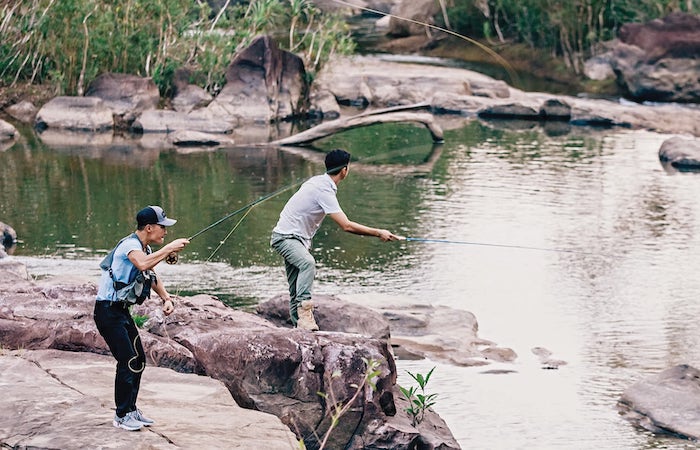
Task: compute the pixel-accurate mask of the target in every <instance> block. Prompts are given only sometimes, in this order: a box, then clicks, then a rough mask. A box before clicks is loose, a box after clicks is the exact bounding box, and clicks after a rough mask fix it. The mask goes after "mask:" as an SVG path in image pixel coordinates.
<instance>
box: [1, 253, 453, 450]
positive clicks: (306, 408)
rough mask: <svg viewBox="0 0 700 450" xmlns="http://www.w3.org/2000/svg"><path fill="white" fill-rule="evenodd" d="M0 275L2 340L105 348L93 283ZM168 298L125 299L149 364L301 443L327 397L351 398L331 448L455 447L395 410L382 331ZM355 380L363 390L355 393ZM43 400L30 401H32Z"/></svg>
mask: <svg viewBox="0 0 700 450" xmlns="http://www.w3.org/2000/svg"><path fill="white" fill-rule="evenodd" d="M0 277H2V279H3V280H5V281H6V282H5V283H2V284H0V297H2V298H3V304H2V307H1V308H0V347H1V348H5V349H18V348H22V349H26V350H34V349H48V348H52V349H60V350H70V351H79V352H91V353H99V354H105V355H107V354H108V349H107V347H106V344H105V343H104V340H103V339H102V338H101V336H100V335H99V333H97V330H96V328H95V325H94V323H93V319H92V309H93V305H94V297H95V293H96V287H95V285H94V284H93V283H92V282H86V281H85V280H82V281H78V280H71V279H67V278H65V277H63V278H61V279H43V280H40V281H34V280H30V279H26V278H24V277H22V276H21V273H19V272H18V271H17V270H14V269H13V270H8V271H5V270H3V265H2V264H0ZM176 303H177V307H176V310H175V312H174V313H173V314H172V315H170V316H168V317H163V316H162V313H161V312H160V304H159V302H157V301H147V302H146V303H144V304H143V305H139V306H135V307H133V313H136V314H139V315H147V316H148V317H149V318H150V320H149V321H148V328H147V329H144V330H142V331H141V338H142V341H143V343H144V347H145V349H146V359H147V362H148V364H149V365H157V366H159V367H164V368H171V369H173V370H175V371H179V372H184V373H198V374H203V375H207V376H209V377H211V378H214V379H216V380H220V381H221V382H223V383H224V385H225V386H226V387H227V388H228V391H229V392H230V394H231V396H232V397H233V398H234V400H235V401H236V403H237V404H238V405H240V406H242V407H244V408H248V409H256V410H259V411H263V412H269V413H272V414H274V415H276V416H278V417H279V418H280V420H281V421H282V423H284V424H285V425H287V426H289V427H290V429H291V430H292V431H293V432H294V433H295V434H296V435H297V436H298V437H301V438H303V439H304V440H305V442H306V443H307V447H309V448H311V447H314V446H316V445H317V444H318V441H317V439H318V437H319V436H323V435H324V434H325V433H326V432H327V431H328V430H329V426H330V418H329V414H330V411H331V410H332V405H333V404H343V405H344V404H347V403H348V402H351V401H353V402H355V403H353V407H352V408H351V409H350V410H349V411H348V412H347V413H346V414H345V415H343V416H342V418H341V419H340V421H339V422H338V424H337V427H336V428H335V429H334V431H333V432H332V440H333V445H332V447H333V448H347V449H360V448H367V446H371V447H374V448H409V447H407V446H405V447H404V446H403V443H406V442H423V443H424V445H426V446H428V448H443V449H446V450H447V449H451V448H459V446H458V444H457V443H456V441H455V440H454V438H453V437H452V435H451V433H450V432H449V430H448V429H447V427H446V425H445V424H444V421H442V419H440V418H439V416H437V414H435V413H434V412H433V411H429V414H428V415H429V416H432V417H430V419H429V420H428V421H426V422H425V425H419V426H418V427H412V426H410V422H409V418H408V416H407V415H406V414H403V413H401V414H400V413H398V411H399V407H398V406H397V400H396V399H397V396H398V392H397V388H396V367H395V364H394V359H393V354H392V352H391V349H390V347H389V344H388V342H387V341H386V340H381V339H372V338H367V337H365V336H361V335H358V334H349V333H332V332H319V333H311V332H308V331H304V330H298V329H294V330H289V329H284V328H280V327H277V326H275V325H274V324H273V323H272V322H270V321H267V320H265V319H263V318H261V317H259V316H257V315H254V314H249V313H245V312H242V311H236V310H232V309H230V308H228V307H226V306H225V305H223V304H222V303H221V302H220V301H218V300H217V299H215V298H213V297H210V296H206V295H200V296H194V297H186V298H181V299H177V302H176ZM368 360H372V361H377V362H378V364H379V365H378V368H377V373H376V376H375V377H374V378H373V380H372V381H373V384H374V386H376V389H369V388H368V386H367V385H366V383H364V382H363V376H364V374H365V371H366V370H367V368H366V361H368ZM109 378H110V380H111V379H113V378H112V377H109ZM144 386H146V385H144ZM358 386H359V387H360V388H361V389H363V390H364V391H363V392H361V393H360V395H359V396H358V397H355V394H356V392H357V389H358ZM318 392H323V393H324V394H326V395H325V396H319V395H318ZM43 401H44V399H43V397H40V398H39V399H36V398H35V399H34V400H33V402H34V403H35V404H36V407H37V408H38V409H41V407H42V403H43ZM47 401H50V400H47ZM398 405H400V403H399V404H398ZM425 427H430V428H425ZM62 432H63V433H65V434H70V432H69V430H66V429H63V430H62ZM263 448H264V447H263Z"/></svg>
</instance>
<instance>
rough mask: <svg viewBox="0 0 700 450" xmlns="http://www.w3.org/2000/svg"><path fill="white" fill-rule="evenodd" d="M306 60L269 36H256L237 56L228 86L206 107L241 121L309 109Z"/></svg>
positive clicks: (228, 74) (281, 117) (229, 71)
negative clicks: (280, 45)
mask: <svg viewBox="0 0 700 450" xmlns="http://www.w3.org/2000/svg"><path fill="white" fill-rule="evenodd" d="M305 74H306V71H305V69H304V63H303V61H302V60H301V58H299V57H298V56H296V55H294V54H293V53H290V52H287V51H282V50H280V49H279V47H278V46H277V43H276V42H275V41H274V40H273V39H272V38H271V37H270V36H261V37H258V38H257V39H255V40H254V41H253V42H252V43H251V44H250V45H249V46H248V47H247V48H245V49H244V50H242V51H240V52H239V53H237V54H236V55H235V56H234V59H233V61H232V62H231V64H230V65H229V67H228V69H227V71H226V85H225V86H224V87H223V89H222V90H221V92H219V94H218V95H217V96H216V98H215V99H214V100H213V101H212V102H211V103H210V104H209V106H207V109H208V110H209V111H210V112H211V113H212V114H213V115H214V116H215V117H221V118H224V119H225V120H228V121H237V122H239V123H241V122H242V123H263V124H265V123H269V122H270V121H272V120H284V119H286V118H291V117H293V116H295V115H297V114H301V113H304V112H306V111H307V110H308V105H307V103H306V102H307V98H306V92H307V90H308V86H307V81H306V75H305Z"/></svg>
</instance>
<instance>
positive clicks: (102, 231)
mask: <svg viewBox="0 0 700 450" xmlns="http://www.w3.org/2000/svg"><path fill="white" fill-rule="evenodd" d="M24 135H25V137H24V138H23V140H22V142H20V143H19V144H17V145H15V146H14V147H12V148H10V149H9V150H6V151H4V152H2V153H0V160H1V161H2V164H1V165H0V166H2V167H0V172H2V180H1V181H0V188H1V189H0V220H1V221H4V222H7V223H9V224H11V225H12V226H13V227H14V228H15V229H16V230H17V232H18V234H19V236H20V239H21V240H22V243H21V245H20V246H19V247H18V249H17V251H16V257H17V258H18V259H20V260H21V261H23V262H25V263H26V264H27V266H28V267H29V269H30V271H31V272H32V273H33V274H34V275H35V276H43V275H46V274H70V273H78V274H81V275H88V276H91V275H94V277H95V280H96V279H97V276H98V272H97V261H98V259H99V257H100V255H102V254H104V253H105V252H106V251H107V250H108V249H109V248H110V247H111V246H112V245H114V243H115V242H116V241H117V240H118V239H119V238H120V237H122V236H124V235H125V234H127V233H128V232H129V231H130V230H131V228H132V223H133V216H134V214H135V212H136V211H137V210H138V209H140V207H141V206H143V205H145V204H149V203H158V204H162V205H164V207H165V209H166V211H167V213H168V215H169V216H172V217H175V218H178V219H179V220H180V221H179V222H178V224H177V225H176V226H175V227H173V228H171V229H170V234H169V236H168V238H174V237H179V236H191V235H193V234H194V233H196V232H197V231H198V230H201V229H202V228H204V227H206V226H207V225H209V224H210V223H212V222H214V221H215V220H217V219H219V218H221V217H223V216H225V215H226V214H228V213H229V212H231V211H234V210H236V209H238V208H240V207H241V206H244V205H246V204H248V203H249V202H251V201H254V200H256V199H258V198H260V197H261V196H263V195H265V194H267V193H269V192H273V191H274V190H276V189H279V188H280V187H284V186H288V185H290V184H291V183H294V182H296V181H298V180H302V179H304V178H306V177H308V176H311V175H313V174H316V173H320V172H321V171H322V168H321V166H320V165H319V164H318V163H317V162H315V161H314V160H313V159H303V158H301V157H299V156H297V155H295V154H291V153H288V152H283V151H279V150H277V149H261V148H257V149H221V150H216V151H209V152H202V153H196V152H195V153H189V152H188V153H179V152H175V151H167V152H159V151H153V150H148V149H144V148H141V147H138V146H133V145H131V144H129V145H124V144H112V145H110V146H107V147H100V146H85V145H75V144H72V145H71V144H66V145H63V146H52V147H47V146H46V145H44V143H42V141H41V140H40V139H38V138H37V137H36V136H34V135H33V134H32V133H31V132H27V131H26V130H24ZM666 138H668V136H663V135H658V134H652V133H645V132H629V131H620V130H608V131H600V130H597V131H595V130H587V129H580V128H577V129H573V130H571V131H570V132H569V133H568V134H564V135H558V136H551V135H549V134H547V133H544V132H543V131H542V130H539V129H531V130H513V131H504V130H499V129H496V128H492V127H489V126H486V125H484V124H479V123H475V122H466V121H465V122H464V123H463V124H461V125H460V126H458V127H455V128H453V129H449V130H447V131H446V142H445V144H444V145H443V146H441V147H438V148H433V146H432V145H431V143H430V142H429V139H428V136H427V132H426V131H425V130H424V129H420V128H414V127H410V126H396V125H392V126H382V127H371V128H367V129H363V130H355V131H353V132H350V133H346V134H343V135H339V136H337V137H336V138H334V139H332V140H328V141H326V142H322V143H320V144H319V149H321V150H329V149H331V148H333V147H335V146H345V147H347V148H348V149H349V150H350V151H351V153H353V154H354V155H356V156H357V157H358V158H360V159H361V160H362V159H365V160H369V158H374V156H373V155H377V154H385V155H387V158H386V159H384V160H382V159H379V160H375V161H373V162H374V163H382V164H384V165H383V166H381V167H380V168H375V169H373V170H364V169H362V168H361V167H359V166H358V165H356V166H354V167H351V173H350V177H349V178H348V179H347V180H346V181H345V182H344V183H342V184H341V187H340V190H339V198H340V201H341V204H342V205H343V206H344V209H345V211H346V212H347V213H348V215H349V216H350V218H351V219H354V220H357V221H359V222H366V223H369V224H371V225H375V226H382V227H386V228H389V229H391V230H392V231H394V232H396V233H400V234H404V235H407V236H412V237H423V238H432V239H446V240H457V241H468V242H474V243H484V244H503V245H512V246H527V247H537V248H542V249H561V250H571V251H572V252H554V251H541V250H529V249H522V248H501V247H493V246H488V245H483V246H482V245H465V244H429V243H418V242H401V243H381V242H379V241H378V240H376V239H370V238H363V237H357V236H352V235H347V234H344V233H342V232H340V231H339V230H337V229H336V227H335V226H334V224H332V223H331V221H327V223H325V224H324V226H323V227H322V229H321V230H320V232H319V235H318V237H317V239H316V241H315V244H316V250H315V256H316V258H317V261H318V266H319V270H318V278H317V280H318V282H317V285H316V292H318V293H329V294H334V293H335V294H340V293H348V294H358V293H364V292H368V293H369V292H373V293H374V292H379V293H383V294H388V295H402V296H410V297H411V298H413V299H414V300H415V301H416V302H426V303H427V302H433V303H436V304H442V305H447V306H450V307H453V308H456V309H464V310H468V311H471V312H473V313H474V314H475V315H476V317H477V319H478V321H479V327H480V330H479V335H480V336H481V337H482V338H485V339H489V340H492V341H494V342H496V343H497V345H499V346H502V347H510V348H512V349H513V350H515V352H516V353H517V354H518V358H517V360H516V361H515V362H514V363H512V364H497V365H490V366H484V367H471V368H468V367H455V366H450V365H446V364H443V363H439V362H434V361H399V362H398V367H399V370H400V373H399V382H400V383H401V384H403V385H409V384H411V379H410V377H408V375H407V371H411V372H414V373H415V372H419V373H427V372H428V370H430V369H431V368H432V367H436V369H435V372H434V373H433V376H432V378H431V380H430V382H429V385H428V391H429V392H435V393H438V399H437V404H436V406H435V409H436V410H437V411H438V413H440V415H441V416H442V417H443V418H444V419H445V420H446V421H447V423H448V425H449V426H450V428H451V429H452V431H453V433H454V434H455V436H456V438H457V439H458V441H459V442H460V444H461V445H462V447H463V448H465V449H466V448H480V449H481V448H483V449H571V448H575V449H646V448H666V449H685V448H695V444H693V443H690V442H688V441H685V440H680V439H674V438H669V437H658V436H654V435H652V434H650V433H647V432H644V431H640V430H638V429H635V428H633V427H632V426H631V425H630V424H629V423H627V422H626V421H624V420H623V419H621V418H620V417H619V416H618V414H617V411H616V409H615V404H616V402H617V400H618V399H619V397H620V395H621V393H622V391H623V390H624V389H625V388H627V387H628V386H630V385H631V384H633V383H634V382H636V381H637V380H640V379H641V378H644V377H646V376H648V375H651V374H653V373H657V372H658V371H660V370H663V369H665V368H668V367H669V366H672V365H675V364H679V363H687V364H691V365H695V366H696V367H698V366H700V350H699V348H700V347H699V346H698V340H700V321H698V320H697V317H698V316H699V315H700V301H699V300H698V296H697V293H698V292H700V278H699V277H697V274H696V272H697V269H698V268H700V248H699V247H700V239H699V238H698V237H699V236H700V202H698V197H699V196H700V174H698V173H679V172H675V171H667V170H665V169H664V168H663V167H662V166H661V165H660V163H659V161H658V156H657V152H658V149H659V146H660V144H661V143H662V142H663V141H664V140H665V139H666ZM431 152H438V154H439V158H438V159H437V162H436V163H435V164H434V166H432V167H431V168H430V169H429V170H428V171H427V172H425V173H423V174H421V175H406V174H404V171H403V170H402V168H404V167H406V165H407V164H420V163H422V162H424V161H425V160H427V158H428V156H429V155H430V154H431ZM292 192H293V190H291V189H290V190H289V191H287V192H285V193H284V194H282V195H280V196H278V197H275V198H273V199H271V200H269V201H266V202H264V203H262V204H260V205H259V206H256V207H255V208H254V209H253V210H252V211H251V212H250V214H248V215H247V216H246V217H245V219H244V220H243V221H241V222H240V224H239V223H238V221H239V219H240V218H241V217H242V215H239V216H236V217H235V218H234V219H231V220H230V221H227V222H225V223H224V224H222V225H221V226H219V227H217V228H215V229H213V230H212V231H211V232H207V233H205V234H203V235H201V237H198V238H196V239H195V240H193V242H192V245H191V246H190V247H188V250H187V251H186V252H184V253H183V254H182V255H181V262H180V263H179V264H178V265H176V266H165V265H162V267H160V268H159V269H160V271H161V273H162V274H163V275H164V276H165V278H166V280H167V281H168V282H169V284H170V286H171V287H170V290H171V291H174V292H178V293H180V294H189V293H195V292H209V293H213V294H216V295H218V296H220V297H221V298H222V299H224V300H225V301H227V303H229V304H231V305H233V306H236V307H243V308H245V307H250V306H251V305H254V304H255V303H256V302H257V301H259V300H264V299H267V298H269V297H271V296H272V295H275V294H278V293H281V292H284V291H285V290H286V284H285V280H284V274H283V269H282V265H281V261H279V260H278V258H277V257H276V255H274V254H273V253H272V252H271V251H270V250H269V248H268V240H269V232H270V230H271V228H272V227H273V226H274V223H275V221H276V219H277V215H278V214H279V211H280V210H281V208H282V206H283V205H284V202H285V201H286V200H287V199H288V198H289V196H290V195H291V193H292ZM234 227H236V228H235V229H234V230H233V234H232V235H231V236H230V237H227V235H228V234H229V233H230V232H231V230H232V229H233V228H234ZM220 245H221V246H220ZM219 246H220V248H218V250H217V247H219ZM535 346H541V347H546V348H548V349H550V350H551V351H552V352H553V353H554V356H555V357H557V358H559V359H563V360H566V361H567V362H568V365H566V366H563V367H562V368H560V369H559V370H542V369H541V368H540V366H539V363H538V361H537V359H536V357H535V356H534V355H533V354H532V353H531V348H532V347H535ZM490 369H507V370H512V371H513V372H512V373H508V374H500V375H495V374H487V373H484V372H485V371H486V370H490Z"/></svg>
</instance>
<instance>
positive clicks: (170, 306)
mask: <svg viewBox="0 0 700 450" xmlns="http://www.w3.org/2000/svg"><path fill="white" fill-rule="evenodd" d="M173 311H175V304H174V303H173V301H172V299H167V300H166V301H164V302H163V314H165V315H166V316H169V315H170V314H172V313H173Z"/></svg>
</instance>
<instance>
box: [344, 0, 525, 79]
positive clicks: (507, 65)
mask: <svg viewBox="0 0 700 450" xmlns="http://www.w3.org/2000/svg"><path fill="white" fill-rule="evenodd" d="M331 1H333V2H334V3H337V4H339V5H344V6H349V7H351V8H357V9H360V10H362V11H366V12H370V13H372V14H378V15H381V16H387V17H391V18H394V19H397V20H403V21H404V22H410V23H413V24H416V25H423V26H424V27H426V28H430V29H433V30H438V31H442V32H443V33H447V34H449V35H452V36H455V37H457V38H459V39H462V40H465V41H467V42H469V43H470V44H473V45H475V46H477V47H478V48H479V49H481V50H483V51H484V52H485V53H487V54H488V55H489V56H491V57H492V58H493V59H494V60H496V61H497V62H498V64H500V65H501V67H503V68H504V69H505V71H506V72H507V73H508V76H509V77H510V80H511V82H512V83H513V84H514V85H516V86H517V85H520V79H519V77H518V75H517V74H516V73H515V70H514V69H513V66H511V65H510V63H508V61H506V60H505V59H504V58H503V57H502V56H501V55H499V54H498V53H496V52H495V51H494V50H492V49H490V48H488V47H487V46H485V45H484V44H482V43H481V42H479V41H477V40H475V39H472V38H470V37H469V36H465V35H463V34H460V33H457V32H456V31H452V30H450V29H447V28H443V27H439V26H437V25H433V24H431V23H426V22H421V21H420V20H415V19H410V18H408V17H401V16H397V15H396V14H391V13H387V12H384V11H379V10H376V9H372V8H368V7H366V6H362V5H356V4H353V3H350V2H346V1H343V0H331ZM443 11H444V10H443Z"/></svg>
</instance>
